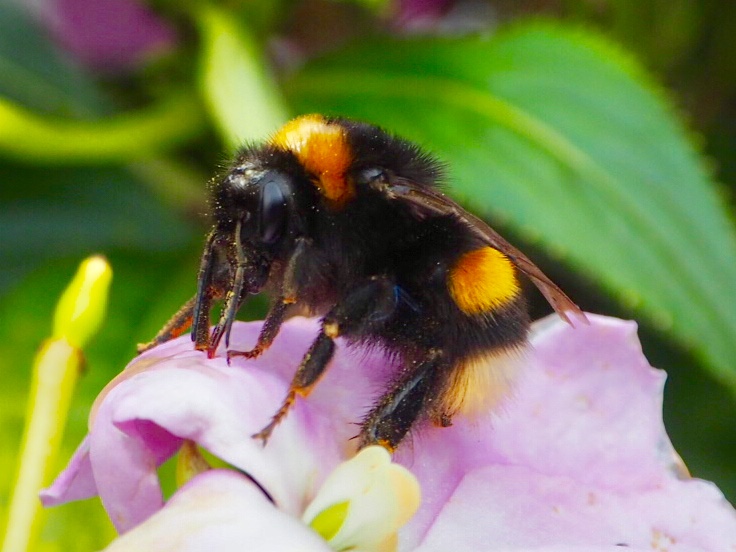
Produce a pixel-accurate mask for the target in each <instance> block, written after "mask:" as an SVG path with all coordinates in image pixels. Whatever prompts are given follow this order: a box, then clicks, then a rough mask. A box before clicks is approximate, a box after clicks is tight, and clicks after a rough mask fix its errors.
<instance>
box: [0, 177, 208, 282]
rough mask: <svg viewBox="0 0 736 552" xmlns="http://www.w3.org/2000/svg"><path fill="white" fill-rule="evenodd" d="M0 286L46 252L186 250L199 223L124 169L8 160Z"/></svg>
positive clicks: (0, 203)
mask: <svg viewBox="0 0 736 552" xmlns="http://www.w3.org/2000/svg"><path fill="white" fill-rule="evenodd" d="M0 181H2V182H4V183H6V184H5V185H4V186H2V187H0V235H2V236H3V239H2V240H0V257H1V258H3V259H4V262H3V263H2V265H1V266H0V292H2V291H3V290H4V289H6V288H7V287H8V286H9V285H11V284H13V283H15V282H17V281H18V278H19V277H20V276H22V275H23V274H24V273H26V272H28V271H29V270H30V269H32V268H33V267H34V266H36V265H38V264H40V263H41V262H43V260H45V259H49V258H54V257H57V258H58V257H61V256H64V255H73V256H78V257H81V256H82V255H87V254H90V253H94V252H108V251H110V250H111V249H113V248H124V249H128V250H131V249H140V250H143V251H148V252H161V251H173V250H177V249H179V250H181V249H182V248H183V247H185V246H186V245H188V244H189V243H191V240H192V238H193V236H195V235H198V234H199V231H200V230H199V228H195V225H193V224H190V223H188V222H187V221H185V220H184V219H183V218H182V217H180V216H177V215H176V214H174V213H172V212H171V211H169V210H167V209H165V208H164V206H163V205H162V204H161V201H159V200H157V199H156V198H155V197H152V195H151V194H150V193H147V191H146V190H145V189H144V188H143V187H142V186H141V185H140V183H139V182H138V181H137V180H136V179H135V178H133V177H132V176H131V175H130V173H129V172H127V171H126V170H124V169H121V168H74V169H73V168H61V167H55V168H54V169H53V171H51V170H49V169H46V168H38V167H31V166H22V165H18V166H12V165H2V166H0Z"/></svg>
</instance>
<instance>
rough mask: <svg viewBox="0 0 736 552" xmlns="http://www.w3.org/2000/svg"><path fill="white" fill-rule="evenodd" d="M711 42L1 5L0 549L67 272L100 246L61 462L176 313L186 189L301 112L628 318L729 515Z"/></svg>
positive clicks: (733, 448) (48, 538)
mask: <svg viewBox="0 0 736 552" xmlns="http://www.w3.org/2000/svg"><path fill="white" fill-rule="evenodd" d="M29 6H30V7H29ZM733 36H736V4H734V3H728V2H719V1H715V0H706V1H702V0H669V1H665V0H641V1H639V0H637V1H635V0H618V1H617V0H567V1H565V0H559V1H545V0H526V1H524V0H521V1H513V2H512V1H509V0H499V1H488V2H485V1H460V2H453V1H450V0H413V1H410V0H405V1H400V0H396V1H391V2H389V1H381V0H363V1H358V0H356V1H353V2H349V1H341V2H338V1H333V2H330V1H313V0H308V1H296V0H293V1H286V0H281V1H275V2H274V1H270V0H262V1H257V0H251V1H247V0H241V1H236V0H233V1H229V2H220V3H216V2H213V3H207V4H205V3H203V2H196V1H194V0H190V1H188V2H183V3H181V2H174V1H173V0H171V1H167V0H152V1H151V2H149V3H137V4H136V3H133V2H131V1H129V0H105V1H97V2H94V1H92V0H47V1H44V2H33V3H29V4H24V3H22V2H20V0H18V1H17V2H12V1H9V0H2V1H0V367H1V368H0V369H1V370H2V379H3V385H2V386H1V387H0V416H2V426H1V431H0V444H1V446H0V471H1V472H2V473H4V474H6V476H7V477H3V478H1V479H0V534H2V532H3V525H4V523H5V513H6V512H7V506H8V497H9V493H10V490H11V489H10V487H11V483H12V474H14V473H15V472H16V470H17V451H18V447H19V441H20V436H21V431H22V428H23V424H24V416H25V407H26V400H27V393H28V388H29V385H30V384H29V380H30V367H31V364H32V361H33V356H34V354H35V352H36V350H37V348H38V346H39V345H40V343H41V342H42V340H43V339H44V338H45V337H47V336H48V335H49V333H50V331H51V323H52V320H51V318H52V313H53V309H54V305H55V302H56V300H57V298H58V296H59V294H60V293H61V291H62V289H63V288H64V286H65V284H66V283H67V282H68V281H69V279H70V278H71V277H72V275H73V273H74V271H75V269H76V266H77V265H78V263H79V262H80V261H81V260H82V259H83V258H84V257H85V256H87V255H89V254H91V253H103V254H104V255H106V256H107V257H108V259H109V261H110V263H111V264H112V267H113V271H114V280H113V285H112V290H111V299H110V306H109V310H108V316H107V319H106V322H105V324H104V326H103V328H102V330H101V331H100V333H99V335H98V336H97V337H96V338H95V339H94V341H93V342H92V344H91V345H90V346H89V347H88V350H87V351H86V358H87V370H86V372H85V373H84V375H83V377H82V380H81V383H80V387H79V389H78V391H77V394H76V397H75V399H74V403H73V407H72V411H71V413H70V423H69V427H68V429H67V432H66V436H65V439H64V443H65V444H64V448H63V450H62V451H61V453H60V465H59V468H61V467H62V466H63V463H64V462H65V461H66V460H67V459H68V457H69V456H70V454H71V452H72V451H73V449H74V447H75V446H76V444H77V443H78V442H79V441H80V439H81V438H82V437H83V435H84V433H85V427H86V419H87V414H88V410H89V407H90V405H91V403H92V400H93V399H94V397H95V395H96V394H97V392H98V391H99V390H100V389H101V388H102V386H103V385H104V384H105V383H106V382H107V381H108V380H109V379H111V378H112V376H113V375H114V374H116V373H117V372H118V371H120V370H121V369H122V368H123V367H124V366H125V364H126V363H127V362H128V360H130V358H132V356H133V355H134V352H135V344H136V343H138V342H142V341H147V340H148V339H150V338H151V337H152V336H153V335H154V334H155V333H156V331H157V330H158V329H159V328H160V327H161V325H162V324H163V323H164V322H165V321H166V320H167V319H168V317H169V316H170V315H171V314H172V313H173V312H175V310H176V309H177V308H178V307H179V306H180V305H181V304H182V303H183V302H184V301H185V300H186V299H188V298H189V297H190V296H191V295H193V293H194V290H195V284H196V272H197V266H198V258H199V255H200V251H201V246H202V244H203V237H204V233H205V231H206V227H207V216H206V213H207V207H206V200H205V195H204V192H205V184H206V182H207V180H208V179H209V178H210V177H211V176H212V175H213V174H214V173H215V172H216V170H217V168H218V167H219V166H221V165H222V164H223V163H224V162H225V160H226V159H227V156H228V155H229V154H230V153H231V152H232V151H233V148H235V147H237V145H238V144H240V143H242V142H243V141H248V140H258V139H262V138H263V137H265V136H267V135H268V134H269V133H271V132H273V131H274V130H275V129H276V128H277V127H278V126H279V125H280V124H281V123H283V122H284V121H285V120H286V119H287V118H288V117H291V116H294V115H297V114H300V113H304V112H312V111H315V112H322V113H327V114H335V115H337V114H340V115H347V116H354V117H358V118H361V119H365V120H367V121H370V122H373V123H376V124H379V125H381V126H384V127H385V128H388V129H390V130H394V131H396V132H397V133H399V134H401V135H404V136H406V137H408V138H411V139H413V140H416V141H417V142H419V143H420V144H422V145H423V146H425V147H426V148H427V149H429V150H430V151H433V152H435V153H436V154H437V155H438V156H439V157H440V158H441V159H443V160H444V161H446V162H447V163H448V167H449V175H450V185H449V189H450V190H451V193H452V194H453V195H454V196H455V197H457V198H458V199H459V200H461V201H462V202H463V203H464V204H465V205H467V206H468V207H470V208H471V209H472V210H474V211H475V212H477V213H479V214H483V215H484V216H486V217H487V218H488V220H489V221H490V222H492V224H493V225H494V226H495V227H497V228H498V229H500V230H501V231H502V232H503V233H504V234H505V235H507V237H509V238H510V239H511V240H512V241H513V242H515V243H516V244H517V245H519V246H521V248H522V249H524V250H525V251H526V252H527V253H528V254H529V255H530V256H531V257H532V258H533V259H534V260H535V261H537V262H538V264H539V265H540V266H541V267H542V268H543V270H545V271H546V272H547V273H548V274H549V275H550V276H552V277H553V279H555V280H557V281H558V282H559V283H560V284H561V285H562V287H563V288H564V289H565V290H566V291H567V292H568V294H569V295H570V296H571V297H572V298H573V299H574V300H576V301H577V302H578V303H579V304H580V305H581V306H582V307H583V308H584V309H586V310H589V311H594V312H601V313H605V314H610V315H615V316H620V317H623V318H633V319H636V320H637V321H638V322H639V323H640V328H641V337H642V341H643V346H644V350H645V353H646V354H647V356H648V358H649V359H650V361H651V363H652V364H653V365H654V366H658V367H660V368H663V369H665V370H666V371H667V372H668V374H669V380H668V384H667V388H666V392H665V404H664V411H665V423H666V426H667V429H668V432H669V434H670V436H671V438H672V440H673V442H674V444H675V447H676V449H677V450H678V451H679V452H680V454H681V455H682V457H683V459H684V460H685V462H686V464H687V465H688V467H689V468H690V470H691V472H692V473H693V474H694V475H695V476H697V477H703V478H706V479H711V480H713V481H715V482H716V483H717V484H718V485H719V487H720V488H721V489H722V490H723V492H724V493H725V494H726V495H727V497H728V498H729V499H730V500H731V501H732V502H733V501H734V500H736V468H735V467H734V461H733V459H734V456H735V455H736V431H734V427H733V418H734V414H735V413H736V403H735V402H734V391H736V366H734V358H736V339H735V338H736V293H734V292H735V291H736V283H735V282H736V237H735V236H736V234H735V232H734V224H733V193H732V192H733V188H734V185H736V161H735V157H734V151H736V148H734V144H735V143H736V118H735V117H734V116H735V115H736V102H735V101H734V100H735V99H736V57H735V56H733ZM535 293H536V292H533V291H531V294H532V298H533V306H532V308H533V312H534V314H535V316H537V317H539V316H543V315H545V314H547V313H548V312H549V310H550V309H549V307H548V306H547V305H546V304H545V302H544V301H543V299H541V297H539V296H537V295H536V294H535ZM263 304H264V303H263V302H262V301H261V302H255V303H254V306H252V307H249V308H246V309H244V311H243V312H242V313H241V318H253V317H257V316H260V315H262V312H263ZM45 516H46V522H45V524H44V526H43V529H42V534H41V541H40V543H39V545H38V549H39V550H57V549H58V550H61V549H63V550H69V549H73V550H91V549H95V548H99V547H101V546H103V545H105V544H106V543H107V542H108V541H109V540H110V539H111V538H112V536H113V532H112V529H111V527H110V525H109V522H108V521H107V519H106V516H105V514H104V512H103V510H102V508H101V507H100V506H99V504H98V503H97V501H96V500H91V501H86V502H82V503H76V504H73V505H68V506H64V507H60V508H55V509H52V510H50V511H48V512H47V513H45Z"/></svg>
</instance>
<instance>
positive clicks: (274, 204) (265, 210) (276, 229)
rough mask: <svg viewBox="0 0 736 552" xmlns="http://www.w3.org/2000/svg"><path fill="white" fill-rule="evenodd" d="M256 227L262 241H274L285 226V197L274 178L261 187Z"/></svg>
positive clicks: (269, 242)
mask: <svg viewBox="0 0 736 552" xmlns="http://www.w3.org/2000/svg"><path fill="white" fill-rule="evenodd" d="M259 216H260V218H259V220H258V229H259V232H260V234H261V240H263V242H264V243H268V244H271V243H274V242H275V241H277V240H278V239H279V238H280V237H281V235H282V234H283V233H284V227H285V226H286V197H285V196H284V192H283V191H282V189H281V186H280V185H279V183H278V182H276V181H275V180H269V181H267V182H266V183H265V184H263V187H262V188H261V208H260V211H259Z"/></svg>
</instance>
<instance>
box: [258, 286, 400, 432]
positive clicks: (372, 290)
mask: <svg viewBox="0 0 736 552" xmlns="http://www.w3.org/2000/svg"><path fill="white" fill-rule="evenodd" d="M396 303H397V295H396V288H395V285H394V283H393V282H392V281H391V280H390V279H389V278H387V277H384V276H375V277H373V278H370V279H369V280H367V281H366V282H364V283H363V284H361V285H358V286H357V287H355V288H353V289H352V290H351V291H350V292H349V293H348V294H347V296H346V297H344V299H343V300H342V301H340V302H339V303H338V304H337V305H335V306H334V307H333V308H332V309H331V310H330V311H329V312H328V313H327V314H326V315H325V317H324V318H323V319H322V328H321V330H320V332H319V335H318V336H317V339H315V340H314V342H313V343H312V345H311V347H310V348H309V350H308V351H307V353H306V354H305V355H304V358H303V359H302V362H301V364H300V365H299V369H298V370H297V371H296V374H295V375H294V378H293V379H292V381H291V385H290V386H289V391H288V392H287V394H286V398H285V399H284V402H283V403H282V405H281V407H280V408H279V409H278V410H277V411H276V414H274V416H273V418H272V419H271V421H270V422H269V424H268V425H267V426H266V427H264V428H263V429H262V430H261V431H259V432H258V433H256V434H255V435H253V437H254V438H256V439H260V440H262V441H263V442H264V444H265V442H266V441H267V440H268V438H269V437H270V436H271V433H272V432H273V430H274V428H275V427H276V426H277V425H278V424H279V422H280V421H281V420H282V419H283V418H284V416H286V414H287V413H288V412H289V409H290V408H291V406H292V405H293V404H294V401H295V400H296V397H297V395H299V396H302V397H306V396H307V395H308V394H309V393H310V391H311V390H312V388H313V387H314V386H315V384H316V383H317V381H318V380H319V378H320V377H321V376H322V374H324V372H325V369H326V368H327V365H328V364H329V362H330V360H332V356H333V355H334V353H335V338H337V337H340V336H345V337H350V336H357V335H365V333H366V332H369V331H370V330H371V329H373V328H375V327H376V326H378V325H380V324H383V323H384V322H385V321H386V320H387V319H388V318H389V317H390V316H391V315H392V314H393V313H394V311H395V309H396Z"/></svg>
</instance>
